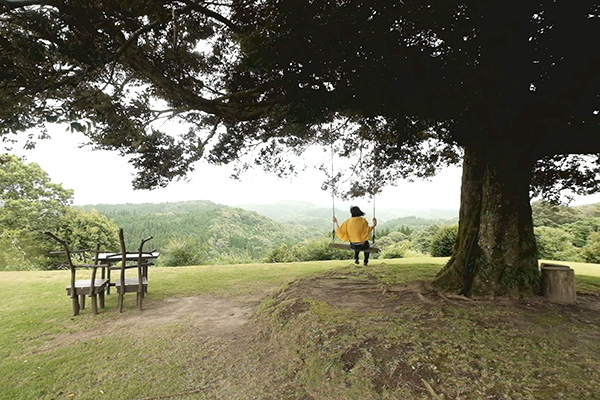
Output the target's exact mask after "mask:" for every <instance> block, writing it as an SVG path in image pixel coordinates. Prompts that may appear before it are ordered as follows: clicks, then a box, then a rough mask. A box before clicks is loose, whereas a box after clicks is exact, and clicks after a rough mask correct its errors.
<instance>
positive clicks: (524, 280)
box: [433, 147, 540, 295]
mask: <svg viewBox="0 0 600 400" xmlns="http://www.w3.org/2000/svg"><path fill="white" fill-rule="evenodd" d="M534 162H535V160H531V159H530V158H528V157H527V156H525V155H520V154H519V153H518V151H514V150H513V149H509V150H505V151H502V150H500V149H482V148H480V147H477V148H466V149H465V158H464V164H463V175H462V188H461V206H460V215H459V229H458V238H457V241H456V244H455V247H454V254H453V256H452V257H451V259H450V260H449V261H448V264H446V266H445V267H444V268H443V269H442V270H441V271H440V272H439V273H438V275H437V276H436V278H435V280H434V282H433V283H434V285H435V286H438V287H440V288H443V289H445V290H449V291H455V292H458V293H461V294H478V295H482V294H488V295H516V294H532V293H537V292H538V291H539V282H540V278H539V271H538V261H537V250H536V245H535V238H534V235H533V222H532V216H531V206H530V198H529V185H530V180H531V171H532V167H533V164H534Z"/></svg>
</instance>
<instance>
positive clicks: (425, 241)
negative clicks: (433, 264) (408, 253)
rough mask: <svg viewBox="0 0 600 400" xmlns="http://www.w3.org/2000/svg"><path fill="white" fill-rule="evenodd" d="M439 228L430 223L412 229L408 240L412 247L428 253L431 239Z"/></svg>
mask: <svg viewBox="0 0 600 400" xmlns="http://www.w3.org/2000/svg"><path fill="white" fill-rule="evenodd" d="M439 230H440V227H439V226H437V225H431V226H428V227H427V228H424V229H420V230H418V231H414V232H413V233H412V234H411V240H410V241H411V244H412V248H413V249H415V250H416V251H419V252H421V253H429V252H430V251H431V240H432V239H433V236H435V234H436V233H437V232H438V231H439Z"/></svg>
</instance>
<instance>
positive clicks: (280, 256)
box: [264, 243, 293, 263]
mask: <svg viewBox="0 0 600 400" xmlns="http://www.w3.org/2000/svg"><path fill="white" fill-rule="evenodd" d="M290 261H293V254H292V249H290V248H289V247H288V245H287V244H285V243H284V244H282V245H281V246H279V247H277V248H276V249H273V250H271V251H270V252H269V254H267V257H266V258H265V260H264V262H266V263H280V262H290Z"/></svg>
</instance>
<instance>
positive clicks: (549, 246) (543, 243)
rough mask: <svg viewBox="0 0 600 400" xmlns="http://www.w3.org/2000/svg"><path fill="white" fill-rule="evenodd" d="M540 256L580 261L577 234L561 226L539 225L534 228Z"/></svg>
mask: <svg viewBox="0 0 600 400" xmlns="http://www.w3.org/2000/svg"><path fill="white" fill-rule="evenodd" d="M534 232H535V237H536V242H537V248H538V252H539V256H540V257H541V258H543V259H545V260H561V261H579V260H580V258H581V257H580V256H579V254H578V251H577V248H576V247H575V246H574V245H573V242H574V241H575V236H574V235H572V234H571V233H569V232H567V231H565V230H564V229H561V228H551V227H548V226H539V227H536V228H535V229H534Z"/></svg>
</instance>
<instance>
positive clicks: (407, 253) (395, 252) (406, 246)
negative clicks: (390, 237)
mask: <svg viewBox="0 0 600 400" xmlns="http://www.w3.org/2000/svg"><path fill="white" fill-rule="evenodd" d="M422 255H423V254H422V253H420V252H418V251H416V250H413V249H412V247H411V243H410V242H409V241H408V240H403V241H402V242H398V243H393V244H391V245H389V246H387V247H386V248H385V249H384V250H383V251H382V252H381V255H380V258H408V257H420V256H422Z"/></svg>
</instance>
